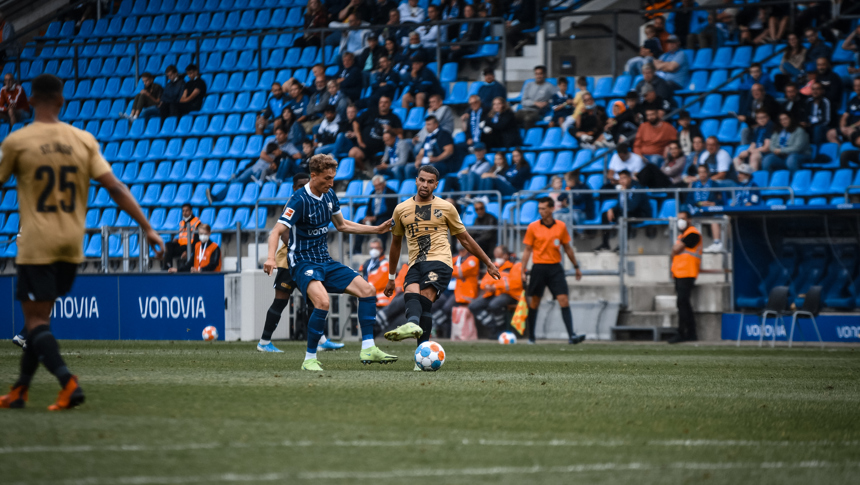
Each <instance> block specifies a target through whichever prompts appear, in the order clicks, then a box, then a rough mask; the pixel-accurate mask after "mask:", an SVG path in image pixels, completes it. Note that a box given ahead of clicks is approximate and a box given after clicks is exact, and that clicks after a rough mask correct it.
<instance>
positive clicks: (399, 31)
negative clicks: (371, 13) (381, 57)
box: [380, 8, 409, 62]
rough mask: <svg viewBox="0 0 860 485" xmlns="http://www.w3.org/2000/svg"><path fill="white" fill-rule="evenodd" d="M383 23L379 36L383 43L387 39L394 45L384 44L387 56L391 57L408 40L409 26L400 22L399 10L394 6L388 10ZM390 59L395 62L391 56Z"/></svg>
mask: <svg viewBox="0 0 860 485" xmlns="http://www.w3.org/2000/svg"><path fill="white" fill-rule="evenodd" d="M383 23H384V24H385V28H383V29H382V33H381V34H380V37H382V39H383V45H384V44H385V41H388V40H390V41H391V42H392V44H393V45H394V48H393V49H392V48H389V46H387V45H384V47H385V50H386V51H388V56H389V57H392V56H393V55H394V54H395V53H396V52H397V50H398V49H399V48H400V47H402V46H405V45H406V43H407V42H408V41H409V28H408V27H403V26H402V25H401V24H400V11H399V10H397V9H396V8H395V9H392V10H389V11H388V19H387V21H386V22H383ZM392 61H394V62H396V60H395V59H394V58H393V57H392Z"/></svg>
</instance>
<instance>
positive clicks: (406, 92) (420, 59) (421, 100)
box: [401, 54, 445, 109]
mask: <svg viewBox="0 0 860 485" xmlns="http://www.w3.org/2000/svg"><path fill="white" fill-rule="evenodd" d="M401 81H402V83H403V85H404V89H403V107H404V108H407V109H409V107H410V106H412V104H415V106H417V107H424V106H426V104H427V98H428V97H430V96H432V95H434V94H439V95H442V96H444V95H445V90H444V89H442V85H441V84H439V78H437V77H436V74H434V73H433V71H431V70H430V69H427V67H426V64H425V62H424V56H423V55H422V54H416V55H414V56H412V69H411V70H410V71H409V72H408V73H407V74H406V76H405V77H403V78H402V79H401Z"/></svg>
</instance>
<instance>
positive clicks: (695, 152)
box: [684, 135, 706, 184]
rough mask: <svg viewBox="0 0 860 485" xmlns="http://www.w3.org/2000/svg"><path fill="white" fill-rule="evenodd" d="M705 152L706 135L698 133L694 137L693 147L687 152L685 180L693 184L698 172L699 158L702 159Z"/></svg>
mask: <svg viewBox="0 0 860 485" xmlns="http://www.w3.org/2000/svg"><path fill="white" fill-rule="evenodd" d="M704 153H706V152H705V137H704V136H702V135H696V136H694V137H693V149H692V150H691V151H690V153H688V154H687V163H686V167H687V168H686V169H684V182H685V183H687V184H691V183H693V182H695V181H696V178H697V177H698V172H697V170H696V167H698V166H699V160H701V159H702V154H704Z"/></svg>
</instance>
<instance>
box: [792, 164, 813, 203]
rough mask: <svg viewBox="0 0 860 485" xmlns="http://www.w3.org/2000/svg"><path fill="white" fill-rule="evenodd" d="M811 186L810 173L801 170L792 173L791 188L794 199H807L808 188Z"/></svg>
mask: <svg viewBox="0 0 860 485" xmlns="http://www.w3.org/2000/svg"><path fill="white" fill-rule="evenodd" d="M811 184H812V171H811V170H808V169H801V170H798V171H796V172H794V176H793V177H792V179H791V188H792V190H794V196H795V197H807V196H809V195H811V194H810V186H811Z"/></svg>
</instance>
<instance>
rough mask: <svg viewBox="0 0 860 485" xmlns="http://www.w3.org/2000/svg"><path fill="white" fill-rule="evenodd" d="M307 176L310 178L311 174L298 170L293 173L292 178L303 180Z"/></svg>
mask: <svg viewBox="0 0 860 485" xmlns="http://www.w3.org/2000/svg"><path fill="white" fill-rule="evenodd" d="M309 178H311V176H310V175H309V174H308V173H307V172H299V173H297V174H295V175H293V180H304V179H309Z"/></svg>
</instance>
